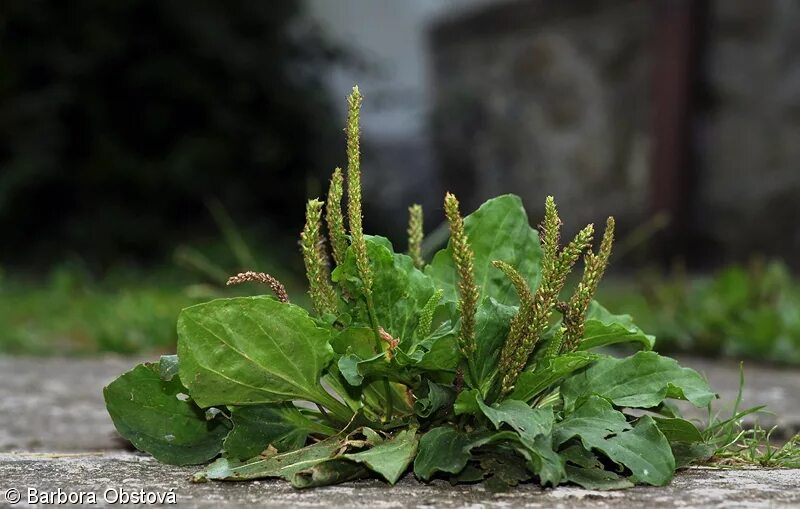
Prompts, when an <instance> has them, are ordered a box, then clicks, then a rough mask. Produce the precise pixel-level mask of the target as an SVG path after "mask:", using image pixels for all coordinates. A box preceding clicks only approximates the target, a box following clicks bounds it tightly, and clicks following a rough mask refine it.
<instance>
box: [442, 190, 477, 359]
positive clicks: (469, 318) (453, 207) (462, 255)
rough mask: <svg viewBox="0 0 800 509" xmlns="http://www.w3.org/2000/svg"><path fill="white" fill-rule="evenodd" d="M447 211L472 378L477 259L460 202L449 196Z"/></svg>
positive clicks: (461, 336)
mask: <svg viewBox="0 0 800 509" xmlns="http://www.w3.org/2000/svg"><path fill="white" fill-rule="evenodd" d="M444 212H445V215H446V216H447V221H448V222H449V223H450V248H451V249H452V256H453V263H454V264H455V266H456V271H457V273H458V307H459V310H460V312H461V328H460V330H459V333H458V347H459V349H460V350H461V353H462V354H463V355H464V357H465V358H466V360H467V370H468V372H469V374H470V375H472V364H473V361H474V355H475V350H476V349H477V348H476V345H475V315H476V313H477V309H478V297H479V292H478V286H477V285H476V284H475V269H474V267H473V260H474V258H475V254H474V253H473V252H472V248H471V247H470V245H469V237H468V236H467V232H466V230H465V229H464V219H463V218H462V217H461V212H460V210H459V203H458V199H456V197H455V196H454V195H453V194H451V193H447V194H446V195H445V197H444Z"/></svg>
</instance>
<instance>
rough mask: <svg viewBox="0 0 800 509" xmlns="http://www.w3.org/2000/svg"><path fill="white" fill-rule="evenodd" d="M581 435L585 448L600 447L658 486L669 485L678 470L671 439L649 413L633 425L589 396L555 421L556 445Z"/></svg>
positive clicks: (612, 458)
mask: <svg viewBox="0 0 800 509" xmlns="http://www.w3.org/2000/svg"><path fill="white" fill-rule="evenodd" d="M572 437H579V438H580V440H581V442H582V443H583V446H584V447H585V448H586V449H597V450H599V451H601V452H602V453H603V454H605V455H606V456H608V458H609V459H610V460H611V461H614V462H615V463H618V464H620V465H624V466H625V467H627V468H628V469H629V470H630V471H631V472H632V473H633V475H634V476H635V477H636V479H638V480H640V481H642V482H645V483H648V484H653V485H656V486H663V485H665V484H667V483H668V482H669V481H670V480H671V479H672V476H673V474H674V472H675V458H674V457H673V456H672V450H671V449H670V446H669V442H667V439H666V438H665V437H664V435H663V434H662V433H661V431H659V429H658V427H657V426H656V424H655V422H654V421H653V419H652V418H651V417H650V416H644V417H641V418H640V419H639V420H638V421H637V422H636V424H635V425H634V426H633V427H631V425H630V424H629V423H628V422H627V421H626V419H625V416H624V415H623V414H622V413H621V412H619V411H617V410H614V408H613V407H612V406H611V403H609V402H608V401H606V400H605V399H603V398H600V397H598V396H590V397H588V398H587V399H586V400H584V402H583V403H582V404H581V405H580V406H579V407H578V408H576V409H575V411H574V412H572V413H571V414H569V415H568V416H567V417H566V418H565V419H564V420H563V421H561V422H560V423H558V424H556V427H555V441H556V444H563V443H564V442H566V441H567V440H569V439H570V438H572Z"/></svg>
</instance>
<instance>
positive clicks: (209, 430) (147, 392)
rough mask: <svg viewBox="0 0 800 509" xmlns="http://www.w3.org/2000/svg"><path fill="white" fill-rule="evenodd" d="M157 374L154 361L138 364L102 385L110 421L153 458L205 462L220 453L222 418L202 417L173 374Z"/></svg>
mask: <svg viewBox="0 0 800 509" xmlns="http://www.w3.org/2000/svg"><path fill="white" fill-rule="evenodd" d="M160 375H161V371H160V369H159V365H158V364H155V363H152V364H139V365H138V366H136V367H135V368H133V369H132V370H130V371H128V372H127V373H125V374H123V375H122V376H120V377H119V378H117V379H116V380H114V381H113V382H111V383H110V384H109V385H108V386H106V387H105V388H104V389H103V397H104V398H105V402H106V407H107V409H108V413H109V414H110V415H111V420H112V421H113V422H114V426H115V427H116V428H117V431H118V432H119V434H120V435H122V436H123V437H124V438H126V439H127V440H130V442H131V443H132V444H133V445H134V447H136V448H137V449H139V450H141V451H145V452H147V453H149V454H151V455H152V456H153V457H154V458H156V459H157V460H159V461H162V462H164V463H169V464H172V465H195V464H198V463H205V462H206V461H208V460H210V459H211V458H213V457H214V456H216V455H218V454H219V453H220V450H221V449H222V440H223V439H224V438H225V435H227V434H228V431H229V429H230V428H229V427H228V426H227V423H226V422H224V421H223V420H222V419H219V418H214V419H211V420H206V417H205V412H203V410H202V409H200V407H198V406H197V405H196V404H195V403H194V401H192V400H191V398H190V397H189V395H188V394H187V392H188V391H187V390H186V389H185V388H184V387H183V385H182V384H181V382H180V380H179V379H178V377H175V376H173V377H172V378H171V379H170V380H168V381H167V380H162V379H161V376H160Z"/></svg>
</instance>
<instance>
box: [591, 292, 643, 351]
mask: <svg viewBox="0 0 800 509" xmlns="http://www.w3.org/2000/svg"><path fill="white" fill-rule="evenodd" d="M655 341H656V338H655V336H651V335H649V334H645V333H644V331H642V329H640V328H639V327H637V326H636V325H635V324H634V323H633V318H631V316H630V315H614V314H611V313H610V312H609V311H608V310H607V309H606V308H604V307H603V306H601V305H600V304H599V303H598V302H597V301H592V303H591V305H590V306H589V311H588V312H587V314H586V326H585V329H584V333H583V340H581V342H580V344H579V345H578V348H579V349H580V350H590V349H592V348H597V347H600V346H607V345H613V344H616V343H631V342H638V343H641V344H642V346H643V348H644V349H645V350H652V349H653V345H654V344H655Z"/></svg>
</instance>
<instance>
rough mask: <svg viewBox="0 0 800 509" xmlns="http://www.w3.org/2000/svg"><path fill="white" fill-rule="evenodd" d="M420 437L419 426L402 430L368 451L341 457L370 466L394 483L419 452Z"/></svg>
mask: <svg viewBox="0 0 800 509" xmlns="http://www.w3.org/2000/svg"><path fill="white" fill-rule="evenodd" d="M418 444H419V437H418V436H417V428H416V427H411V428H408V429H405V430H403V431H400V432H399V433H397V434H396V435H395V436H393V437H392V438H391V439H389V440H385V441H384V442H382V443H380V444H378V445H376V446H374V447H372V448H371V449H368V450H366V451H361V452H356V453H350V454H344V455H342V456H341V457H342V458H346V459H348V460H350V461H354V462H356V463H361V464H364V465H366V466H367V467H369V469H370V470H372V471H373V472H377V473H378V474H380V475H381V476H382V477H383V478H384V479H386V480H387V481H389V483H390V484H394V483H396V482H397V481H398V479H400V477H401V476H402V475H403V474H404V473H405V471H406V470H407V469H408V466H409V465H410V464H411V462H412V461H413V460H414V456H415V455H416V454H417V446H418Z"/></svg>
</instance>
